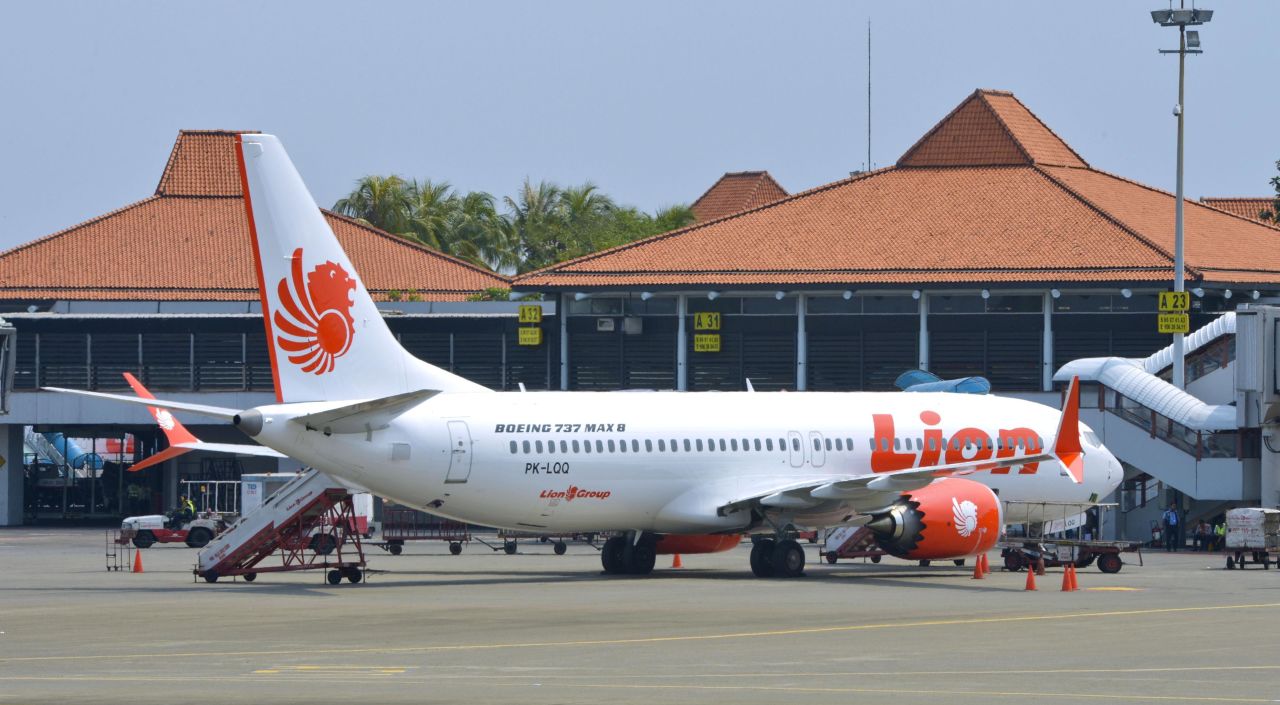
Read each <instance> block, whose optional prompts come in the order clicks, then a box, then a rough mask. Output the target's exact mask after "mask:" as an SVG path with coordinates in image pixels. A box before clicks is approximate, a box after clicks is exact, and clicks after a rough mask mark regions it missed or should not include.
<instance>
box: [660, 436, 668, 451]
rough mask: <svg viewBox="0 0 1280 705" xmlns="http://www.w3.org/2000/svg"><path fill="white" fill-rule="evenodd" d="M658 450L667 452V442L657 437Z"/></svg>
mask: <svg viewBox="0 0 1280 705" xmlns="http://www.w3.org/2000/svg"><path fill="white" fill-rule="evenodd" d="M658 450H660V451H662V452H663V453H665V452H667V442H666V441H665V440H663V439H661V438H659V439H658Z"/></svg>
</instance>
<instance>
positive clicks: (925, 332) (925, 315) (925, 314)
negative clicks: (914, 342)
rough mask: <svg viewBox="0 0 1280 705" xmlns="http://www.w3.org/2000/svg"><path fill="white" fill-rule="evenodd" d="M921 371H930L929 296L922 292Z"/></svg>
mask: <svg viewBox="0 0 1280 705" xmlns="http://www.w3.org/2000/svg"><path fill="white" fill-rule="evenodd" d="M920 369H922V370H928V369H929V295H928V294H926V293H924V292H923V291H922V292H920Z"/></svg>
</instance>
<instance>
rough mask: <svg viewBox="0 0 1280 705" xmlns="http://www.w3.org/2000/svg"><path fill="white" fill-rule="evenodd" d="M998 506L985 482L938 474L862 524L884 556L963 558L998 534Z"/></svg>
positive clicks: (985, 546) (992, 543) (986, 547)
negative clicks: (872, 535) (929, 481)
mask: <svg viewBox="0 0 1280 705" xmlns="http://www.w3.org/2000/svg"><path fill="white" fill-rule="evenodd" d="M1003 525H1004V508H1003V506H1002V505H1001V504H1000V498H999V497H996V494H995V493H994V492H992V491H991V488H990V487H987V486H986V485H984V484H982V483H980V482H974V481H973V480H965V479H963V478H943V479H941V480H937V481H935V482H933V483H932V484H930V485H928V486H926V487H922V488H920V489H918V490H914V491H912V492H905V493H903V495H902V497H901V498H899V499H898V501H897V502H895V503H894V504H893V506H892V507H890V508H889V510H888V511H886V512H884V513H882V514H878V515H876V516H875V517H873V518H872V520H871V521H870V522H868V523H867V528H869V529H871V530H872V531H873V532H875V536H876V543H877V544H879V545H880V548H882V549H884V551H885V552H887V553H889V554H890V555H893V556H897V557H898V558H907V559H911V560H925V559H929V560H932V559H946V558H963V557H964V556H972V555H975V554H978V553H982V552H984V551H988V550H990V549H991V548H992V547H993V546H995V545H996V541H998V540H999V538H1000V529H1001V528H1002V526H1003Z"/></svg>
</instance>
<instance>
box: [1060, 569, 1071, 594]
mask: <svg viewBox="0 0 1280 705" xmlns="http://www.w3.org/2000/svg"><path fill="white" fill-rule="evenodd" d="M1062 591H1063V592H1071V564H1070V563H1068V564H1067V567H1066V568H1063V569H1062Z"/></svg>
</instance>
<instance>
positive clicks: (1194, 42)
mask: <svg viewBox="0 0 1280 705" xmlns="http://www.w3.org/2000/svg"><path fill="white" fill-rule="evenodd" d="M1187 46H1188V47H1190V48H1192V49H1199V48H1200V33H1199V32H1197V31H1195V30H1194V29H1189V30H1187Z"/></svg>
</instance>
